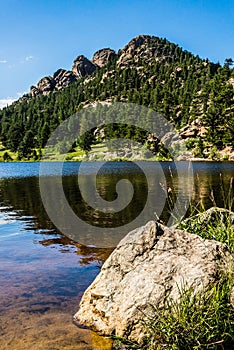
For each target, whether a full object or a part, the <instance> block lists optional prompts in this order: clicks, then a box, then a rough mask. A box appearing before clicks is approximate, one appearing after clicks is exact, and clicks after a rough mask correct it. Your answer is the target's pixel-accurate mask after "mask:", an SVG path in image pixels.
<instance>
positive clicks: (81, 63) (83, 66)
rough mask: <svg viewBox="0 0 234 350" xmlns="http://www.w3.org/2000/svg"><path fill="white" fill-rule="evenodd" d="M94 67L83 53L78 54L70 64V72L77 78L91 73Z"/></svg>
mask: <svg viewBox="0 0 234 350" xmlns="http://www.w3.org/2000/svg"><path fill="white" fill-rule="evenodd" d="M96 69H97V66H96V65H95V64H93V63H92V62H91V61H90V60H88V58H86V57H85V56H83V55H80V56H78V57H77V58H76V59H75V61H74V64H73V66H72V72H73V73H74V74H75V75H76V76H77V77H78V78H83V77H85V76H87V75H91V74H92V73H93V72H94V71H95V70H96Z"/></svg>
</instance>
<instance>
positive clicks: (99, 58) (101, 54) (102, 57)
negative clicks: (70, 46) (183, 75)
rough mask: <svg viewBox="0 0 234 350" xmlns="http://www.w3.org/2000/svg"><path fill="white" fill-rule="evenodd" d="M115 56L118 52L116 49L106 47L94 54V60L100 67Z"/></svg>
mask: <svg viewBox="0 0 234 350" xmlns="http://www.w3.org/2000/svg"><path fill="white" fill-rule="evenodd" d="M115 56H116V53H115V51H114V50H112V49H109V48H104V49H101V50H98V51H97V52H95V54H94V55H93V59H92V62H93V63H94V64H95V65H97V66H99V67H103V66H105V65H106V64H107V63H108V62H109V61H111V60H112V59H113V58H115Z"/></svg>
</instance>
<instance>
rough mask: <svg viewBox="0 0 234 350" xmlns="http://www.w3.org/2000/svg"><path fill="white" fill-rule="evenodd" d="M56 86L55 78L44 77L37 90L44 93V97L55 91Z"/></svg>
mask: <svg viewBox="0 0 234 350" xmlns="http://www.w3.org/2000/svg"><path fill="white" fill-rule="evenodd" d="M55 85H56V82H55V80H54V78H53V77H44V78H42V79H41V80H40V81H39V82H38V84H37V88H38V90H39V91H41V92H42V93H43V95H46V94H47V93H49V92H50V91H53V90H54V88H55Z"/></svg>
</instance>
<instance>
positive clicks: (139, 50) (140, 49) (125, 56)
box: [117, 35, 166, 68]
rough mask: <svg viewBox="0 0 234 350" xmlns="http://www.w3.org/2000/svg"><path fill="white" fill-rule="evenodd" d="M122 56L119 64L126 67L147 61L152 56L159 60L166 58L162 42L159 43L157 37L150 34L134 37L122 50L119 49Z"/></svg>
mask: <svg viewBox="0 0 234 350" xmlns="http://www.w3.org/2000/svg"><path fill="white" fill-rule="evenodd" d="M119 54H120V57H119V59H118V61H117V66H118V67H121V68H125V67H126V66H128V65H129V64H136V63H137V62H141V61H144V62H147V61H150V60H151V59H152V58H155V60H157V61H160V62H161V61H164V60H165V59H166V57H165V55H164V53H163V52H162V48H161V47H160V44H159V45H158V44H157V40H156V38H155V37H153V36H150V35H139V36H137V37H135V38H133V39H132V40H131V41H130V42H129V43H128V44H127V45H126V46H125V47H124V48H123V49H122V50H119Z"/></svg>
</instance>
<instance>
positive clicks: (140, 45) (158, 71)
mask: <svg viewBox="0 0 234 350" xmlns="http://www.w3.org/2000/svg"><path fill="white" fill-rule="evenodd" d="M232 65H233V61H232V59H226V61H225V64H224V65H223V66H221V65H220V64H219V63H213V62H210V61H209V60H208V59H205V60H204V59H201V58H200V57H199V56H195V55H193V54H192V53H190V52H188V51H186V50H183V49H182V48H180V47H179V46H178V45H176V44H173V43H171V42H169V41H168V40H166V39H161V38H158V37H155V36H149V35H140V36H138V37H136V38H134V39H132V40H131V41H130V42H129V43H128V44H127V45H126V46H125V47H124V48H123V49H121V50H119V51H118V52H117V53H116V52H115V51H114V50H111V49H109V48H104V49H101V50H99V51H97V52H96V53H95V54H94V55H93V58H92V60H89V59H88V58H86V57H84V56H83V55H80V56H78V57H77V58H76V59H75V60H74V63H73V66H72V68H71V70H70V71H66V70H64V69H58V70H57V71H56V72H55V73H54V74H53V75H52V76H48V77H44V78H42V79H41V80H40V81H39V82H38V84H37V85H36V86H32V87H31V89H30V92H29V93H28V94H26V95H25V96H23V97H22V98H20V99H19V100H18V101H17V102H15V103H14V104H13V105H11V106H9V107H6V108H4V109H3V110H1V111H0V141H1V142H2V144H3V146H4V147H5V148H6V149H10V150H11V151H13V152H18V157H19V159H21V158H24V157H26V158H30V157H31V156H32V150H33V149H37V150H38V149H41V148H43V147H44V146H45V143H46V141H47V139H48V137H49V135H50V134H51V132H52V131H53V130H54V129H55V128H56V127H57V126H58V125H59V124H60V123H61V122H62V121H63V120H65V119H66V118H67V117H69V116H71V115H72V114H74V113H75V112H77V111H80V110H81V109H82V108H84V107H86V106H88V105H89V104H91V103H97V102H100V101H106V102H110V101H124V102H131V103H135V104H139V105H143V106H146V107H149V108H151V109H153V110H155V111H157V112H160V113H161V114H162V115H163V116H165V117H166V118H167V119H168V120H169V121H170V122H171V123H172V124H173V125H174V126H175V127H176V128H177V130H178V131H179V133H180V135H181V137H182V138H183V139H184V140H185V142H186V145H187V148H188V149H189V150H190V151H191V152H192V153H193V156H195V157H202V158H212V159H218V158H220V157H221V158H224V159H228V157H229V159H232V157H233V159H234V144H233V139H234V69H233V68H232ZM126 134H127V133H126V132H122V134H121V132H119V133H118V136H124V137H126ZM134 135H135V139H137V137H136V131H133V136H134ZM86 136H87V135H86ZM108 137H110V135H108ZM104 138H105V136H104ZM141 140H143V142H145V143H146V144H147V143H148V140H149V135H141ZM83 141H84V140H83ZM85 141H86V142H79V141H77V145H79V146H80V147H81V148H83V149H84V150H89V149H90V145H91V144H92V143H95V142H97V138H96V139H95V133H93V135H91V137H90V135H89V136H88V137H86V139H85ZM84 145H86V146H84ZM155 145H156V146H157V145H158V143H157V142H156V141H155ZM151 146H152V145H151ZM156 146H155V148H154V152H155V153H156V154H157V153H159V147H158V146H157V147H156ZM151 148H152V147H151ZM34 155H35V151H34Z"/></svg>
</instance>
